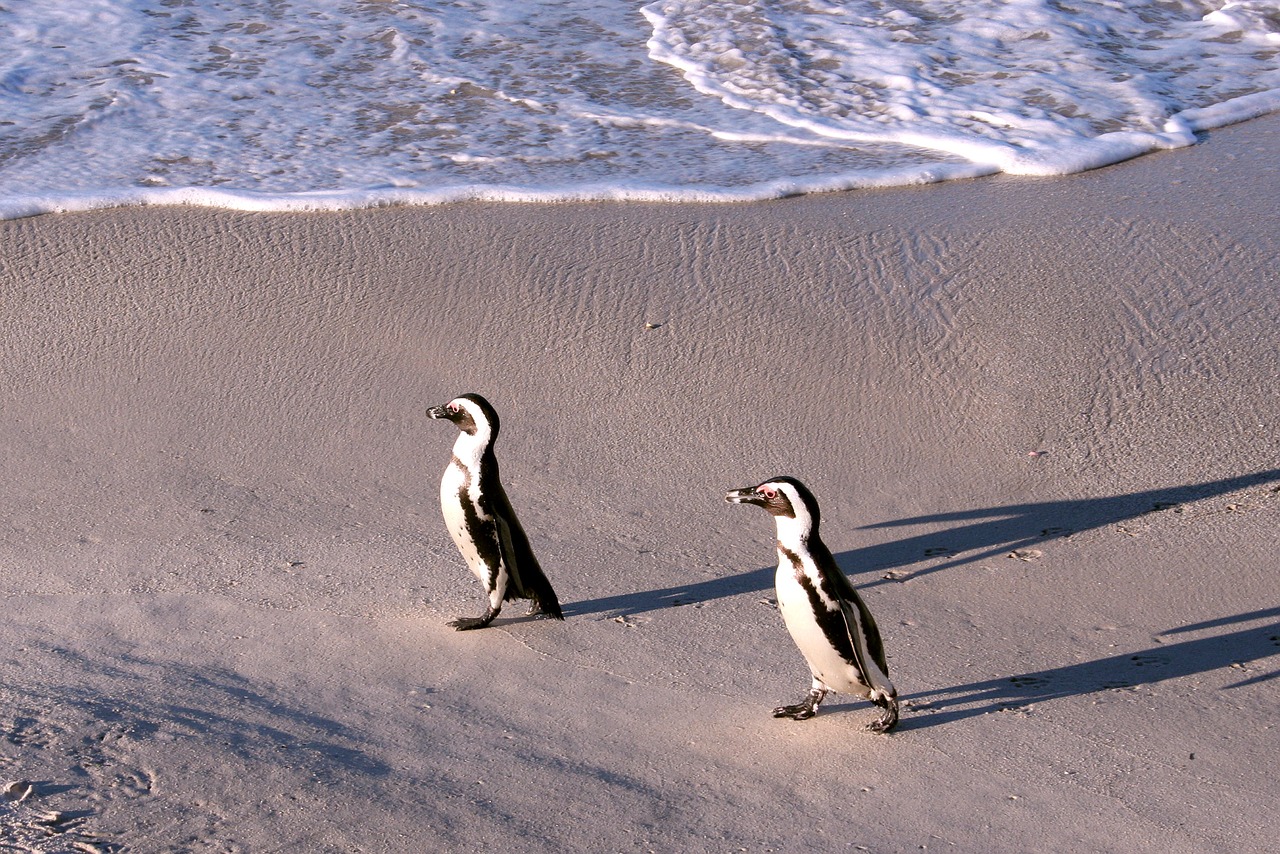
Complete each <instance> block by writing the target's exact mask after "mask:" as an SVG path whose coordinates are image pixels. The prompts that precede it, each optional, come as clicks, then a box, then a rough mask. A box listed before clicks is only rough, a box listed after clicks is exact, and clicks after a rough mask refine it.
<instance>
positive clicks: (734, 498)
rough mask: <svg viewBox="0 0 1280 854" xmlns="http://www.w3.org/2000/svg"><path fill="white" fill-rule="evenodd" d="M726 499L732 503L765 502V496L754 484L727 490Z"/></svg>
mask: <svg viewBox="0 0 1280 854" xmlns="http://www.w3.org/2000/svg"><path fill="white" fill-rule="evenodd" d="M724 500H725V501H728V502H729V503H730V504H761V503H763V502H764V496H762V495H761V494H760V493H758V492H756V488H755V487H754V486H744V487H743V488H742V489H731V490H729V491H728V492H726V493H725V495H724Z"/></svg>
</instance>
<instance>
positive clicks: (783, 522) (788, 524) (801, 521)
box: [774, 516, 815, 551]
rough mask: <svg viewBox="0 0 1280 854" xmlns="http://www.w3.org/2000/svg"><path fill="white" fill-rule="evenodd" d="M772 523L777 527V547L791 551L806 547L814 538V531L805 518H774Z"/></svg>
mask: <svg viewBox="0 0 1280 854" xmlns="http://www.w3.org/2000/svg"><path fill="white" fill-rule="evenodd" d="M774 522H775V523H776V524H777V526H778V545H780V546H785V547H787V548H788V549H790V550H791V551H795V550H796V549H798V548H805V547H807V546H808V544H809V540H810V539H811V538H814V535H815V531H814V530H813V525H812V524H811V522H810V520H809V518H808V517H807V516H803V517H789V516H775V517H774Z"/></svg>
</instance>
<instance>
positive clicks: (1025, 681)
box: [1009, 676, 1049, 688]
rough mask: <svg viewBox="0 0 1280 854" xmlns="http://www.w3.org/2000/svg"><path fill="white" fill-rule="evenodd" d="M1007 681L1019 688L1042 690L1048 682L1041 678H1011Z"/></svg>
mask: <svg viewBox="0 0 1280 854" xmlns="http://www.w3.org/2000/svg"><path fill="white" fill-rule="evenodd" d="M1009 681H1010V682H1012V683H1013V684H1014V685H1016V686H1018V687H1019V688H1043V687H1044V686H1045V685H1048V684H1049V680H1048V679H1045V678H1043V677H1041V676H1012V677H1010V678H1009Z"/></svg>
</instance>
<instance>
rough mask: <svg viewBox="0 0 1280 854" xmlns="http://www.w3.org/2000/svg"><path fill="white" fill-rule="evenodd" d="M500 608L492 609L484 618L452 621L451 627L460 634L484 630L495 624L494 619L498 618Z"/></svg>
mask: <svg viewBox="0 0 1280 854" xmlns="http://www.w3.org/2000/svg"><path fill="white" fill-rule="evenodd" d="M499 610H501V609H499V608H490V609H489V610H488V611H486V612H485V614H484V616H483V617H459V618H458V619H456V620H450V621H449V625H450V626H452V627H453V628H455V629H457V630H458V631H460V632H466V631H470V630H471V629H483V628H484V627H485V626H487V625H489V624H490V623H492V622H493V618H494V617H496V616H498V611H499Z"/></svg>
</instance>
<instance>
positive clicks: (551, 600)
mask: <svg viewBox="0 0 1280 854" xmlns="http://www.w3.org/2000/svg"><path fill="white" fill-rule="evenodd" d="M531 581H532V583H531V584H530V585H529V587H530V588H531V589H529V591H528V592H529V598H530V599H532V600H533V608H531V609H530V610H529V613H531V614H545V615H546V616H548V617H552V618H554V619H557V620H563V619H564V612H563V611H561V610H560V600H559V599H557V598H556V592H555V591H554V590H552V589H551V582H550V581H547V577H546V576H545V575H543V574H542V573H538V575H537V577H536V578H534V579H531Z"/></svg>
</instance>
